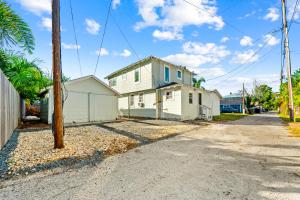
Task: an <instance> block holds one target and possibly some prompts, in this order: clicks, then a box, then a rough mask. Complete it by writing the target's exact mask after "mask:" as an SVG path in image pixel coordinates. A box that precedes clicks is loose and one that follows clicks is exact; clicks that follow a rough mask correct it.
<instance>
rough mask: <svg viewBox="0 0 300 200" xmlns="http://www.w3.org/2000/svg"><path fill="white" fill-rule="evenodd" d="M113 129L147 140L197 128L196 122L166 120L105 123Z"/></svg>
mask: <svg viewBox="0 0 300 200" xmlns="http://www.w3.org/2000/svg"><path fill="white" fill-rule="evenodd" d="M105 126H107V127H109V128H113V129H114V130H115V131H121V132H123V133H124V132H125V133H127V134H134V135H137V136H140V137H142V138H143V139H145V140H148V141H150V142H151V141H156V140H160V139H165V138H168V137H172V136H175V135H178V134H182V133H186V132H189V131H192V130H195V129H197V128H199V125H198V124H191V123H184V122H179V121H168V120H132V121H123V122H119V123H109V124H105Z"/></svg>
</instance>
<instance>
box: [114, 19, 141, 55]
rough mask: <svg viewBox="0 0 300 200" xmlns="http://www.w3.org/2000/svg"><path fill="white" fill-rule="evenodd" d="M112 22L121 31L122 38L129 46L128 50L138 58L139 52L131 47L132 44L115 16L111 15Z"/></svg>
mask: <svg viewBox="0 0 300 200" xmlns="http://www.w3.org/2000/svg"><path fill="white" fill-rule="evenodd" d="M111 17H112V19H113V22H114V24H115V25H116V27H117V28H118V30H119V32H120V33H121V35H122V37H123V38H124V40H125V41H126V43H127V45H128V46H129V48H130V50H131V51H132V52H133V53H134V55H135V56H136V57H137V59H138V60H140V59H141V58H140V56H139V54H138V53H137V52H136V51H135V49H134V48H133V46H132V45H131V44H130V42H129V40H128V38H127V37H126V35H125V33H124V32H123V31H122V29H121V27H120V25H119V24H118V22H117V20H116V19H115V17H114V16H113V15H111Z"/></svg>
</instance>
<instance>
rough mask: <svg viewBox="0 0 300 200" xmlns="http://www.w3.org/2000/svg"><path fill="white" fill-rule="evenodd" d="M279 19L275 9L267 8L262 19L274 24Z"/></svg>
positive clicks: (277, 11)
mask: <svg viewBox="0 0 300 200" xmlns="http://www.w3.org/2000/svg"><path fill="white" fill-rule="evenodd" d="M279 17H280V15H279V10H278V9H277V8H269V9H268V13H267V14H266V15H265V16H264V19H265V20H270V21H271V22H275V21H277V20H278V19H279Z"/></svg>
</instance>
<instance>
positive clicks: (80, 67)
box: [69, 0, 82, 76]
mask: <svg viewBox="0 0 300 200" xmlns="http://www.w3.org/2000/svg"><path fill="white" fill-rule="evenodd" d="M69 4H70V11H71V19H72V25H73V32H74V39H75V44H76V53H77V60H78V64H79V70H80V74H81V76H82V66H81V61H80V56H79V45H78V40H77V33H76V29H75V22H74V14H73V6H72V0H69Z"/></svg>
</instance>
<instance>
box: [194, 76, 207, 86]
mask: <svg viewBox="0 0 300 200" xmlns="http://www.w3.org/2000/svg"><path fill="white" fill-rule="evenodd" d="M202 83H205V79H204V78H203V77H200V78H199V79H196V78H193V86H194V87H195V88H200V87H201V84H202Z"/></svg>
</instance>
